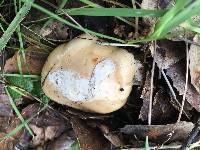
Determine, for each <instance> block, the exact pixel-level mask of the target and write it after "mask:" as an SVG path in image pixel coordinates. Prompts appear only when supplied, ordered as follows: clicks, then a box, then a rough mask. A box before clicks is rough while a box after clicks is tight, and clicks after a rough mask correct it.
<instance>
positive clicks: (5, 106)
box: [0, 84, 13, 117]
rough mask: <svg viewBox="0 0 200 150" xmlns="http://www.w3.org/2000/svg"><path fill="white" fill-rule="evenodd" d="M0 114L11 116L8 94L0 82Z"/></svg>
mask: <svg viewBox="0 0 200 150" xmlns="http://www.w3.org/2000/svg"><path fill="white" fill-rule="evenodd" d="M0 116H2V117H11V116H13V111H12V107H11V105H10V100H9V97H8V95H7V94H6V93H5V91H4V85H3V84H0Z"/></svg>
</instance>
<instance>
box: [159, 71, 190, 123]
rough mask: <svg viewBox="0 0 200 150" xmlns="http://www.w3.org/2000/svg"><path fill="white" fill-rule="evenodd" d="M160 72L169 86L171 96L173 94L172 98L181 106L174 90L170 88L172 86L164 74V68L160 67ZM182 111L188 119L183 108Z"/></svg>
mask: <svg viewBox="0 0 200 150" xmlns="http://www.w3.org/2000/svg"><path fill="white" fill-rule="evenodd" d="M161 72H162V75H163V77H164V79H165V81H166V83H167V85H168V87H169V90H170V92H171V93H172V96H173V98H174V100H175V101H176V103H177V104H178V105H179V107H180V108H181V104H180V103H179V101H178V100H177V97H176V94H175V92H174V90H173V88H172V86H171V84H170V82H169V80H168V79H167V76H166V74H165V72H164V70H163V69H162V70H161ZM183 112H184V114H185V115H186V117H187V118H188V119H189V118H190V117H189V116H188V115H187V113H186V112H185V111H184V110H183Z"/></svg>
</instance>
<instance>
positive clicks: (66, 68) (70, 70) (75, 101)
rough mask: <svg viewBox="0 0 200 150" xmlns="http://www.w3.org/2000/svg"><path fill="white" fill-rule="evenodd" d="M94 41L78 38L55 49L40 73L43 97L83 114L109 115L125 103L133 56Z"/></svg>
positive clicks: (129, 84)
mask: <svg viewBox="0 0 200 150" xmlns="http://www.w3.org/2000/svg"><path fill="white" fill-rule="evenodd" d="M97 40H98V39H97V38H96V37H92V36H90V35H86V34H84V35H81V36H79V37H78V38H75V39H73V40H72V41H70V42H69V43H66V44H62V45H60V46H58V47H57V48H56V49H55V50H53V51H52V53H51V54H50V55H49V56H48V58H47V61H46V62H45V65H44V67H43V69H42V75H41V76H42V77H41V84H42V88H43V91H44V92H45V94H46V95H47V96H48V97H49V98H50V99H52V100H53V101H56V102H58V103H60V104H64V105H68V106H70V107H73V108H76V109H80V110H83V111H87V112H95V113H102V114H105V113H110V112H113V111H115V110H118V109H119V108H121V107H122V106H123V105H124V104H125V103H126V101H127V97H128V96H129V94H130V92H131V89H132V85H133V78H134V74H135V59H134V56H133V55H132V54H131V53H129V52H128V51H126V50H125V49H121V48H118V47H114V46H103V45H100V44H98V43H97Z"/></svg>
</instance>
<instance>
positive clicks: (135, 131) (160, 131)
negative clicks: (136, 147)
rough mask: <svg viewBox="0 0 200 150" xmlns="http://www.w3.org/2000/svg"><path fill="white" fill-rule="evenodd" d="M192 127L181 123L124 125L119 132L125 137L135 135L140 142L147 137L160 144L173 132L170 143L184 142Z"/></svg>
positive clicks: (189, 124) (188, 123)
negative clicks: (125, 135)
mask: <svg viewBox="0 0 200 150" xmlns="http://www.w3.org/2000/svg"><path fill="white" fill-rule="evenodd" d="M176 125H177V126H176ZM193 127H194V124H193V123H191V122H185V121H182V122H179V123H178V124H167V125H126V126H125V127H123V128H121V129H120V131H121V132H122V133H124V134H127V135H135V136H136V137H137V138H138V139H140V140H145V137H146V136H148V137H149V140H151V141H154V142H156V143H162V142H164V141H165V140H167V139H168V138H169V135H168V134H170V133H171V132H172V131H173V130H174V134H173V135H172V137H171V138H170V141H184V140H185V139H186V138H187V136H188V134H189V133H190V132H191V130H192V129H193Z"/></svg>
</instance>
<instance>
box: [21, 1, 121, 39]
mask: <svg viewBox="0 0 200 150" xmlns="http://www.w3.org/2000/svg"><path fill="white" fill-rule="evenodd" d="M22 1H23V2H28V3H29V2H30V1H29V0H22ZM31 5H32V7H34V8H36V9H38V10H40V11H42V12H44V13H46V14H47V15H49V16H51V17H52V18H54V19H57V20H58V21H60V22H62V23H65V24H67V25H69V26H71V27H73V28H75V29H78V30H81V31H84V32H86V33H89V34H92V35H94V36H98V37H101V38H105V39H110V40H114V41H118V42H122V43H124V42H125V41H124V40H121V39H118V38H115V37H111V36H108V35H104V34H101V33H97V32H94V31H91V30H89V29H86V28H84V29H83V28H81V27H79V26H77V25H75V24H73V23H71V22H69V21H67V20H66V19H63V18H61V17H60V16H58V15H57V14H55V13H52V12H50V11H49V10H47V9H45V8H43V7H41V6H39V5H37V4H34V3H31Z"/></svg>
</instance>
